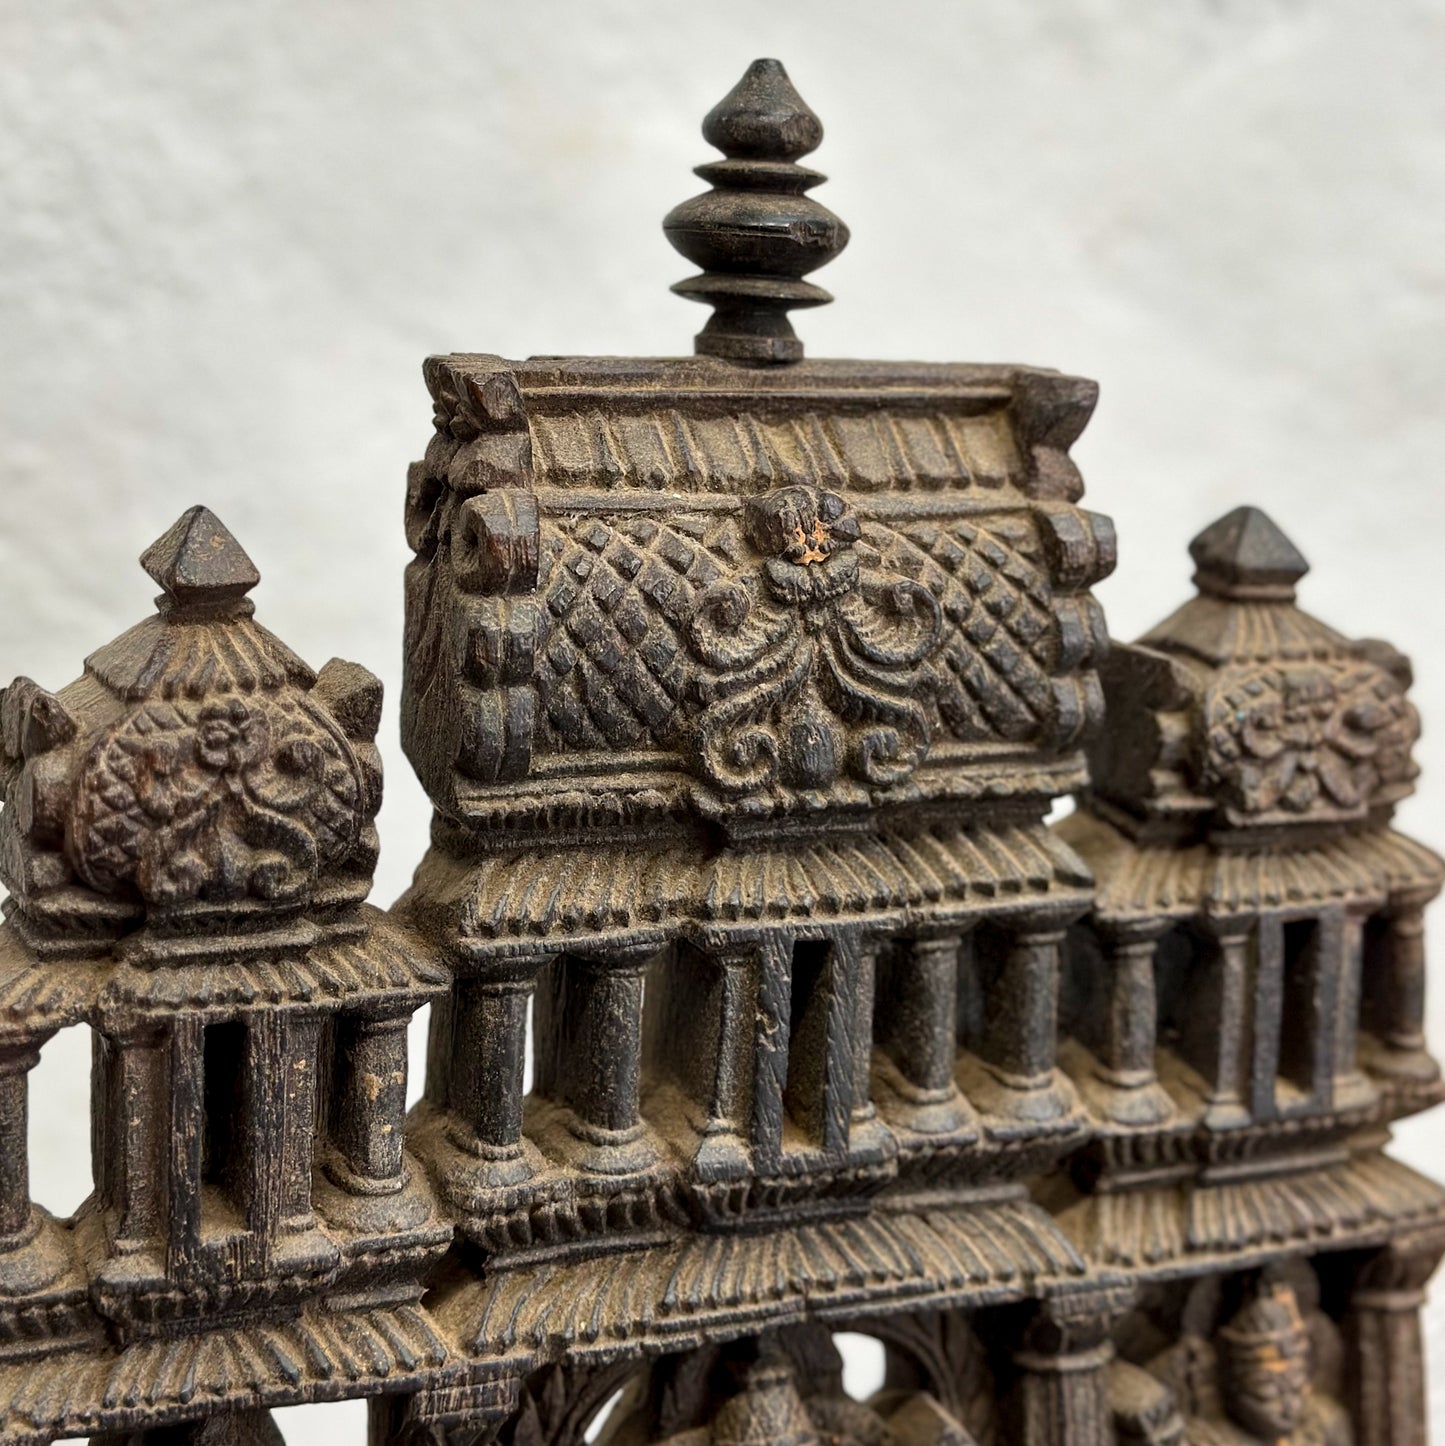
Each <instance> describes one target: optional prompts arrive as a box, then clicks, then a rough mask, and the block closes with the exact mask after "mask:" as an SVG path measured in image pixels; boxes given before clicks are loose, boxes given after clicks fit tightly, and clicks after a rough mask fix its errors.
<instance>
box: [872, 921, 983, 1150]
mask: <svg viewBox="0 0 1445 1446" xmlns="http://www.w3.org/2000/svg"><path fill="white" fill-rule="evenodd" d="M960 942H961V941H960V938H959V936H958V935H957V934H945V935H942V936H939V937H937V938H930V939H913V940H910V941H908V942H906V943H904V944H902V945H900V946H899V947H898V948H897V949H896V950H895V951H893V952H892V953H891V954H890V955H889V957H888V958H887V959H886V960H885V961H884V963H883V965H882V972H881V975H880V987H879V989H878V1013H877V1020H876V1025H875V1030H874V1032H875V1035H876V1038H877V1041H878V1047H879V1049H880V1050H881V1051H882V1053H883V1054H884V1055H885V1056H887V1058H888V1060H889V1062H890V1063H891V1064H892V1066H893V1074H892V1076H891V1077H890V1083H891V1084H892V1086H893V1089H894V1092H895V1093H896V1094H897V1095H898V1097H899V1105H898V1106H897V1111H896V1112H897V1115H898V1120H899V1123H900V1124H902V1125H905V1126H906V1127H907V1128H909V1129H911V1130H917V1131H918V1132H919V1133H921V1134H950V1133H952V1132H954V1131H956V1130H959V1129H961V1128H962V1127H963V1125H964V1122H965V1118H966V1113H967V1111H966V1108H965V1106H964V1103H963V1097H962V1096H961V1095H960V1094H959V1090H958V1085H957V1084H956V1083H955V1082H954V1066H955V1064H956V1062H957V1050H958V1043H957V1017H958V989H959V983H958V955H959V947H960Z"/></svg>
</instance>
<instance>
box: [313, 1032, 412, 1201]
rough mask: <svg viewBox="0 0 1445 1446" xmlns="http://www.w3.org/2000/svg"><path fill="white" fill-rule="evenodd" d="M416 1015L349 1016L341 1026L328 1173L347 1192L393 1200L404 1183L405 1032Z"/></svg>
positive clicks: (338, 1034)
mask: <svg viewBox="0 0 1445 1446" xmlns="http://www.w3.org/2000/svg"><path fill="white" fill-rule="evenodd" d="M410 1019H411V1016H410V1014H409V1013H406V1014H391V1015H384V1016H381V1017H379V1018H370V1017H361V1018H354V1017H345V1018H342V1019H339V1020H338V1021H337V1023H336V1053H337V1059H338V1064H339V1068H338V1070H337V1080H336V1096H335V1099H334V1101H333V1107H332V1121H333V1123H332V1132H331V1133H332V1141H333V1143H334V1144H335V1146H336V1150H337V1156H338V1158H337V1159H336V1160H334V1161H333V1162H332V1164H330V1165H329V1166H328V1167H327V1173H328V1174H330V1175H331V1177H332V1178H333V1179H334V1180H336V1182H337V1183H338V1184H339V1185H341V1186H342V1187H343V1188H345V1189H347V1190H351V1191H353V1192H355V1193H356V1194H364V1195H389V1194H394V1193H395V1192H396V1191H398V1190H400V1189H401V1188H402V1186H403V1184H404V1183H405V1179H406V1177H405V1172H404V1171H403V1169H402V1126H403V1124H404V1122H405V1119H406V1027H407V1024H408V1023H409V1022H410Z"/></svg>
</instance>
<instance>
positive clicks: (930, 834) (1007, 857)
mask: <svg viewBox="0 0 1445 1446" xmlns="http://www.w3.org/2000/svg"><path fill="white" fill-rule="evenodd" d="M439 834H440V835H441V836H443V837H448V838H450V839H451V841H452V842H453V843H455V844H456V845H457V846H458V848H459V849H460V847H461V846H462V845H463V840H462V838H461V837H459V836H457V835H455V834H452V833H451V831H450V830H439ZM1091 883H1092V879H1091V876H1090V874H1089V871H1088V868H1087V867H1086V866H1085V864H1084V863H1083V862H1082V861H1081V860H1080V859H1079V857H1078V856H1077V855H1076V854H1075V853H1074V852H1073V851H1072V850H1071V849H1070V848H1069V847H1068V845H1067V844H1066V843H1065V842H1064V841H1063V840H1062V839H1061V837H1060V836H1059V835H1058V834H1057V833H1056V832H1053V831H1051V830H1049V829H1047V828H1045V827H1044V826H1043V825H1042V824H1038V823H1034V822H1031V821H1028V820H1026V819H1014V820H1008V819H1003V820H994V821H992V822H989V821H982V822H968V823H965V822H963V821H959V820H956V819H955V820H950V821H947V822H944V821H935V822H934V823H933V824H932V825H931V826H923V827H914V828H909V829H905V828H903V827H901V826H899V827H896V828H893V829H885V830H881V831H876V832H875V831H871V830H870V831H859V832H854V833H839V834H835V835H832V836H825V837H818V836H804V837H799V838H798V839H796V840H795V841H793V842H792V843H791V844H790V843H788V842H787V841H786V840H776V839H775V840H772V841H770V842H768V843H759V844H754V845H752V846H740V847H732V846H723V847H721V848H719V847H717V846H716V843H715V842H714V843H712V844H710V843H709V841H708V839H707V838H706V836H694V837H693V838H692V839H690V840H688V841H687V842H686V843H685V844H684V845H683V846H682V847H679V845H678V844H677V842H676V841H673V840H661V841H657V840H648V839H645V838H633V839H631V840H628V839H617V840H615V841H614V842H613V844H612V845H611V846H610V847H609V848H608V849H607V851H606V852H605V854H598V853H597V852H596V851H595V850H593V849H589V848H587V847H585V846H584V847H576V846H574V847H570V848H569V847H559V846H558V845H557V844H553V845H552V846H551V847H550V848H542V847H538V848H529V849H525V850H521V851H517V852H513V851H510V850H506V851H500V850H499V851H496V852H490V853H486V854H483V855H480V856H478V855H476V854H475V852H472V853H471V854H470V856H468V855H467V854H464V853H461V852H454V851H451V850H448V849H444V848H437V847H434V848H433V849H432V851H431V852H430V853H429V854H428V856H427V859H426V861H425V862H424V864H423V866H422V868H421V869H420V870H419V871H418V875H417V882H416V884H415V885H414V886H413V887H412V889H411V890H410V891H409V892H408V893H407V894H406V895H405V896H404V897H403V899H402V900H401V901H400V902H399V903H398V905H397V909H398V911H399V912H400V913H402V914H403V915H404V916H406V917H409V918H411V919H414V920H415V921H416V923H417V925H418V926H419V927H420V928H421V929H423V930H424V931H425V932H426V933H427V934H429V935H431V936H432V937H440V938H444V939H446V940H447V942H448V944H449V946H450V947H453V948H455V949H457V950H459V951H460V952H461V953H462V954H464V955H466V956H469V957H472V958H474V959H478V960H483V959H487V958H491V957H498V956H504V955H506V954H508V953H512V952H522V953H531V954H535V953H537V952H538V951H544V952H547V953H554V952H560V951H563V950H566V949H568V948H580V949H585V950H594V949H607V948H619V947H636V946H640V945H644V944H654V945H657V946H659V947H660V946H661V945H662V944H664V943H666V942H669V941H670V940H673V939H676V938H679V937H692V938H694V939H696V940H697V941H698V942H700V943H710V942H716V941H719V940H722V939H732V940H734V941H743V940H747V939H752V938H756V937H759V936H760V935H761V933H762V932H764V931H766V930H768V929H773V928H779V927H787V928H794V929H800V930H803V931H810V930H816V929H819V928H827V927H836V926H839V925H848V924H861V925H865V926H867V927H868V928H870V929H871V930H874V931H886V932H902V933H906V932H909V931H914V930H918V931H927V930H930V929H947V928H953V929H957V928H960V927H965V926H967V925H968V924H970V923H973V922H976V921H977V920H979V919H980V918H982V917H984V916H986V915H994V916H1002V917H1010V916H1012V917H1015V918H1018V917H1026V918H1034V919H1038V918H1048V917H1052V918H1056V919H1058V920H1060V921H1066V920H1068V919H1070V918H1076V917H1078V916H1079V915H1080V914H1082V913H1083V912H1084V911H1085V910H1087V908H1088V906H1089V901H1090V887H1091Z"/></svg>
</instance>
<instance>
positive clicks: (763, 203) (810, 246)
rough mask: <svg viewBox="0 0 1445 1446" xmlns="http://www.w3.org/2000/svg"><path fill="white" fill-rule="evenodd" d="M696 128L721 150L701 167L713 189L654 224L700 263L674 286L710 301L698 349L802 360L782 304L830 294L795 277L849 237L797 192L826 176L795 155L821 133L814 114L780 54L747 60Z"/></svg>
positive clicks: (813, 145) (817, 300) (753, 358)
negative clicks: (699, 269)
mask: <svg viewBox="0 0 1445 1446" xmlns="http://www.w3.org/2000/svg"><path fill="white" fill-rule="evenodd" d="M702 133H703V137H704V139H706V140H707V141H708V142H709V143H710V144H712V145H714V146H716V147H717V148H718V149H719V150H720V151H722V153H723V154H724V155H725V156H726V157H727V159H726V160H722V161H710V162H708V163H707V164H706V165H702V166H699V167H698V168H697V175H699V176H701V177H702V179H703V180H704V181H707V182H709V183H710V184H711V186H712V188H713V189H712V190H711V191H705V192H704V193H703V194H702V195H700V196H694V197H693V198H692V199H691V200H690V201H684V202H683V203H682V205H680V206H676V207H674V208H673V210H672V211H670V212H669V213H668V215H667V218H666V219H665V220H664V221H663V223H662V229H663V231H664V232H666V234H667V239H668V240H669V241H670V242H672V244H673V246H674V247H675V248H676V249H677V250H678V251H680V252H681V253H682V254H683V255H684V256H686V257H687V259H688V260H689V261H692V262H694V263H695V264H696V265H698V266H701V267H703V268H704V269H703V272H702V274H701V275H700V276H693V277H689V278H688V280H686V281H679V282H678V283H677V285H676V286H674V287H673V288H672V289H673V290H674V291H675V292H677V294H678V295H679V296H685V297H687V298H688V299H689V300H692V301H703V302H706V303H708V305H710V306H711V307H712V308H713V314H712V317H711V318H710V320H709V321H708V323H707V325H706V326H705V327H703V329H702V331H701V332H699V333H698V336H697V341H696V351H697V353H698V355H699V356H719V357H727V358H728V359H729V360H732V361H740V362H773V363H776V362H795V361H801V360H802V356H803V343H802V342H801V341H799V340H798V337H797V335H796V333H795V332H794V331H793V325H792V323H791V322H790V321H789V320H788V312H789V311H790V310H791V309H792V308H793V307H801V306H821V305H822V304H823V303H824V302H827V301H831V300H832V299H833V298H832V297H831V296H830V295H829V294H828V293H827V292H826V291H824V290H823V289H822V288H821V287H818V286H814V285H813V284H812V283H811V282H807V281H804V280H803V279H802V278H803V277H804V276H805V275H806V274H807V273H808V272H810V271H816V270H817V269H818V267H820V266H823V265H826V264H827V263H828V262H829V261H831V260H832V259H833V258H834V257H835V256H836V255H837V254H838V253H839V252H840V251H841V250H842V249H843V248H844V247H845V246H846V245H847V244H848V228H847V227H846V226H845V225H844V224H843V223H842V222H841V221H840V220H839V219H838V218H837V217H836V216H835V215H834V214H833V213H832V212H831V211H829V210H827V209H826V208H825V207H823V206H820V205H819V204H818V203H817V202H816V201H814V200H811V199H810V198H809V197H807V196H805V195H804V194H803V193H804V192H805V191H808V190H810V189H812V187H814V186H816V185H817V184H818V183H819V182H820V181H822V180H824V179H826V178H825V177H823V176H821V175H819V173H818V172H817V171H810V170H809V169H807V167H805V166H800V165H797V164H796V162H797V159H798V157H799V156H805V155H807V154H808V152H809V151H812V150H815V149H817V146H818V144H819V143H820V142H821V141H822V139H823V125H822V122H821V121H820V120H819V119H818V117H817V116H816V115H814V114H813V112H812V111H811V110H809V109H808V106H807V105H806V104H805V103H804V101H803V99H802V97H801V96H800V95H799V94H798V92H797V91H796V90H794V89H793V83H792V81H790V80H789V79H788V73H787V71H786V70H784V69H783V67H782V64H781V62H779V61H776V60H755V61H753V63H752V64H751V65H750V66H749V67H748V69H747V73H746V74H745V75H744V76H743V78H742V79H741V80H740V81H739V82H738V83H737V84H736V85H735V86H734V87H733V88H732V90H730V91H729V92H728V93H727V95H726V96H724V97H723V99H722V100H721V101H719V102H718V104H717V105H716V106H714V107H713V109H712V110H710V111H709V112H708V114H707V118H706V119H705V120H704V121H703V123H702Z"/></svg>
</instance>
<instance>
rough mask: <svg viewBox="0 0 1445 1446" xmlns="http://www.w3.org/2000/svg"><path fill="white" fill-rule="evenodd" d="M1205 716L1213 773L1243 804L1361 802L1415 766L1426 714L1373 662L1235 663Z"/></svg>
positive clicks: (1345, 806) (1207, 759)
mask: <svg viewBox="0 0 1445 1446" xmlns="http://www.w3.org/2000/svg"><path fill="white" fill-rule="evenodd" d="M1203 723H1204V740H1203V742H1204V748H1203V753H1204V764H1203V783H1204V785H1205V787H1206V788H1209V789H1212V790H1218V791H1219V792H1221V793H1222V794H1223V795H1224V798H1225V800H1226V801H1227V802H1228V804H1229V805H1230V806H1232V807H1233V808H1235V809H1237V810H1238V811H1239V812H1241V813H1246V814H1264V813H1274V812H1279V813H1286V814H1295V815H1301V816H1303V815H1307V814H1309V813H1312V812H1340V811H1344V812H1356V811H1359V810H1361V809H1364V808H1366V807H1368V806H1369V804H1370V802H1371V800H1372V799H1373V798H1374V796H1375V794H1376V793H1377V791H1378V790H1379V789H1381V788H1382V787H1385V786H1388V785H1390V784H1395V783H1404V782H1407V781H1408V780H1409V779H1410V778H1411V777H1412V776H1413V765H1412V763H1411V758H1410V752H1411V748H1412V747H1413V745H1414V742H1415V740H1416V738H1417V737H1418V736H1419V719H1418V717H1417V715H1416V713H1415V709H1414V708H1413V707H1412V706H1411V704H1410V703H1409V701H1408V700H1407V699H1406V697H1405V695H1404V693H1403V692H1402V690H1401V688H1400V686H1399V684H1398V683H1396V682H1395V680H1394V679H1392V678H1391V677H1389V676H1388V675H1387V674H1386V673H1384V672H1382V671H1381V670H1380V669H1378V668H1375V667H1372V666H1370V665H1369V664H1364V663H1362V664H1358V665H1355V666H1350V667H1344V668H1341V667H1338V666H1336V667H1327V666H1321V665H1301V666H1296V667H1290V666H1286V667H1271V668H1256V669H1231V670H1229V671H1228V672H1226V673H1225V674H1224V675H1223V676H1222V677H1221V678H1220V679H1219V680H1218V682H1216V683H1215V685H1214V686H1213V687H1212V688H1211V689H1210V691H1209V694H1208V696H1207V698H1206V700H1205V708H1204V719H1203Z"/></svg>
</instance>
